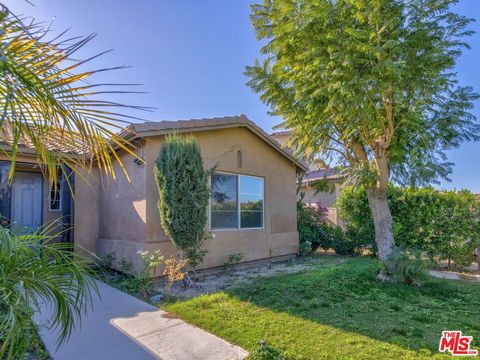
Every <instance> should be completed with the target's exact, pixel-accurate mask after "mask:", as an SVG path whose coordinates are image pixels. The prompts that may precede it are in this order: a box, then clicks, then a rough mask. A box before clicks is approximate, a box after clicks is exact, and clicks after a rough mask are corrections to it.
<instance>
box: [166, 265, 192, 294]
mask: <svg viewBox="0 0 480 360" xmlns="http://www.w3.org/2000/svg"><path fill="white" fill-rule="evenodd" d="M187 263H188V260H187V259H181V260H179V259H177V258H175V257H174V256H172V257H171V258H169V259H167V260H165V270H164V271H163V275H165V289H166V291H167V294H168V292H169V291H170V289H171V288H172V286H173V284H175V283H176V282H177V281H182V280H183V279H185V276H186V275H187V274H186V272H185V271H184V268H185V266H187Z"/></svg>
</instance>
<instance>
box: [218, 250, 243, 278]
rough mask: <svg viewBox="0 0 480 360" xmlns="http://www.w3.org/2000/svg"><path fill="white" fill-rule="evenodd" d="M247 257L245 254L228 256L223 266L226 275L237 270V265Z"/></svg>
mask: <svg viewBox="0 0 480 360" xmlns="http://www.w3.org/2000/svg"><path fill="white" fill-rule="evenodd" d="M244 257H245V254H244V253H241V252H240V253H233V254H230V255H228V258H227V261H225V263H224V264H223V269H224V270H225V273H227V274H229V273H230V272H232V270H233V269H234V268H235V265H237V264H238V263H239V262H240V261H242V259H243V258H244Z"/></svg>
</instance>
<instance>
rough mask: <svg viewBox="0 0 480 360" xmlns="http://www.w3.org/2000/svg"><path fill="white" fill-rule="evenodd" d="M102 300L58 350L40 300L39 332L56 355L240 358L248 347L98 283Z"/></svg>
mask: <svg viewBox="0 0 480 360" xmlns="http://www.w3.org/2000/svg"><path fill="white" fill-rule="evenodd" d="M97 284H98V288H99V292H100V295H101V300H100V299H99V298H98V297H95V299H94V305H93V309H91V310H89V311H88V313H87V314H86V315H84V316H83V317H82V322H81V324H80V325H79V326H77V328H76V329H75V330H74V331H73V333H72V336H71V337H70V339H69V340H68V342H66V343H65V344H64V345H62V346H61V347H60V349H58V350H57V349H56V343H55V341H56V339H57V337H56V334H55V332H54V331H53V330H50V329H49V328H48V324H47V323H46V321H47V319H48V318H49V314H50V313H51V309H50V306H47V305H44V306H43V308H42V311H41V313H40V314H36V315H35V318H34V320H35V322H36V323H37V324H39V330H40V336H41V338H42V340H43V341H44V343H45V345H46V347H47V349H48V351H49V352H50V354H51V355H52V357H53V358H54V359H55V360H64V359H65V360H67V359H68V360H90V359H91V360H94V359H95V360H97V359H102V360H109V359H115V360H122V359H125V360H127V359H128V360H143V359H165V360H184V359H192V360H195V359H199V360H200V359H202V360H203V359H205V360H216V359H218V360H228V359H232V360H233V359H243V358H245V357H246V356H247V352H246V351H245V350H243V349H242V348H240V347H238V346H234V345H232V344H230V343H228V342H226V341H225V340H222V339H220V338H218V337H216V336H214V335H212V334H210V333H208V332H206V331H204V330H201V329H199V328H197V327H194V326H192V325H189V324H187V323H185V322H184V321H182V320H179V319H173V318H168V317H166V316H165V315H167V314H166V313H165V312H164V311H161V310H159V309H158V308H156V307H154V306H152V305H150V304H147V303H145V302H143V301H140V300H138V299H137V298H135V297H133V296H130V295H128V294H125V293H123V292H121V291H119V290H117V289H114V288H112V287H111V286H108V285H106V284H104V283H102V282H97Z"/></svg>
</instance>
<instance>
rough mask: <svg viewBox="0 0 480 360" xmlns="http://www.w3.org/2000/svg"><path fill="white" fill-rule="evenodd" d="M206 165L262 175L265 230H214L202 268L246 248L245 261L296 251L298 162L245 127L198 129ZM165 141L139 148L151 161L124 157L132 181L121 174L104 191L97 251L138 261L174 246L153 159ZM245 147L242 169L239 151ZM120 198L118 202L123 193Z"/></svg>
mask: <svg viewBox="0 0 480 360" xmlns="http://www.w3.org/2000/svg"><path fill="white" fill-rule="evenodd" d="M193 135H194V136H195V138H196V139H197V141H198V143H199V145H200V149H201V152H202V157H203V160H204V165H205V167H206V168H207V169H209V168H212V167H213V166H216V167H217V171H223V172H230V173H235V174H244V175H252V176H258V177H263V178H264V188H265V190H264V192H265V194H264V197H265V209H264V221H265V226H264V228H263V229H255V230H228V231H226V230H222V231H213V232H212V238H211V239H210V240H207V241H206V242H205V247H206V248H207V250H208V254H207V256H206V257H205V259H204V263H203V264H202V265H201V266H200V267H201V268H211V267H215V266H221V265H223V264H224V262H225V261H226V260H227V258H228V256H229V255H231V254H232V253H238V252H242V253H244V258H243V261H252V260H260V259H266V258H269V257H275V256H282V255H288V254H295V253H296V252H297V251H298V234H297V223H296V193H295V189H296V185H295V184H296V167H295V165H294V164H293V163H292V162H291V161H289V160H288V159H286V158H285V157H284V156H283V155H281V154H280V153H279V152H278V151H276V150H275V149H273V148H272V147H271V146H270V145H268V144H266V143H265V142H264V141H263V140H261V139H260V138H259V137H258V136H256V135H254V134H253V133H251V132H250V131H249V130H247V129H245V128H232V129H218V130H210V131H201V132H194V133H193ZM163 142H164V137H163V136H152V137H148V138H147V140H146V142H145V143H144V144H143V145H142V148H141V149H139V151H140V152H141V154H142V156H143V158H144V159H145V160H146V162H147V164H145V165H142V166H137V165H132V164H133V158H131V157H130V156H128V155H124V156H123V157H122V161H124V164H125V165H126V166H127V167H128V168H127V170H128V172H129V174H130V175H131V176H132V183H131V184H128V183H127V182H126V181H125V180H124V179H123V178H122V177H119V180H117V183H116V184H110V185H109V187H104V188H103V189H102V190H101V194H100V212H101V221H100V239H99V242H98V246H97V248H98V250H99V253H108V252H112V251H114V252H116V253H117V255H116V257H117V260H118V259H121V258H122V257H126V258H128V259H129V260H130V261H131V262H133V263H134V264H135V265H136V266H140V264H139V261H138V255H137V252H138V251H140V250H153V249H160V250H161V251H162V254H163V255H164V256H165V257H169V256H170V255H174V254H175V252H176V250H175V248H174V246H173V245H172V243H171V241H170V240H169V239H168V238H167V236H166V235H165V233H164V232H163V230H162V228H161V225H160V215H159V213H158V208H157V202H158V190H157V186H156V183H155V180H154V176H153V164H154V161H155V159H156V158H157V156H158V154H159V152H160V148H161V146H162V144H163ZM238 151H241V152H242V166H241V168H239V166H238V162H237V153H238ZM120 193H121V194H122V199H121V200H120V201H119V199H120V197H119V194H120Z"/></svg>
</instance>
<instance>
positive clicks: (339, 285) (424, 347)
mask: <svg viewBox="0 0 480 360" xmlns="http://www.w3.org/2000/svg"><path fill="white" fill-rule="evenodd" d="M334 260H335V258H332V257H325V258H324V262H323V264H321V265H319V266H318V267H316V268H314V269H313V270H309V271H306V272H303V273H297V274H290V275H280V276H276V277H270V278H258V279H256V280H255V281H254V283H253V284H251V285H244V286H242V287H239V288H236V289H231V290H228V291H226V292H221V293H216V294H213V295H204V296H200V297H197V298H194V299H191V300H188V301H184V302H177V303H172V304H169V305H167V306H165V309H166V310H167V311H169V312H171V313H173V314H175V315H176V316H178V317H180V318H182V319H184V320H186V321H187V322H189V323H191V324H194V325H197V326H199V327H201V328H203V329H205V330H208V331H210V332H212V333H214V334H216V335H218V336H220V337H222V338H224V339H226V340H228V341H230V342H232V343H235V344H238V345H239V346H242V347H243V348H245V349H247V350H249V351H252V350H254V349H256V348H258V343H259V340H260V339H266V340H267V343H268V344H269V345H271V346H273V347H275V348H276V349H278V350H280V351H282V352H283V353H284V354H285V356H286V357H287V358H289V359H349V358H350V359H381V358H385V359H393V358H405V359H418V358H431V357H435V355H434V354H435V352H436V349H437V347H438V341H439V338H440V335H441V332H442V330H462V331H463V332H464V334H466V335H471V336H473V338H474V340H473V341H474V347H476V348H478V346H479V344H480V343H479V340H480V284H473V283H466V282H459V281H448V280H439V279H431V280H430V281H429V282H427V283H425V284H424V285H423V286H421V287H410V286H404V285H393V284H383V283H380V282H378V281H376V279H375V276H376V274H377V271H378V264H377V262H376V261H375V260H372V259H369V258H354V259H348V260H346V261H345V262H343V263H340V264H338V263H335V261H334ZM436 356H438V355H436ZM448 357H450V355H448Z"/></svg>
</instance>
